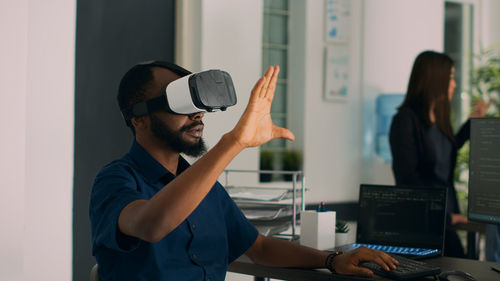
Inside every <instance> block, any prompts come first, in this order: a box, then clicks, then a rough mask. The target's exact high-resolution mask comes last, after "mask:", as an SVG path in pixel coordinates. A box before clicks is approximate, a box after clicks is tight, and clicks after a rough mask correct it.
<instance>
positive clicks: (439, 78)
mask: <svg viewBox="0 0 500 281" xmlns="http://www.w3.org/2000/svg"><path fill="white" fill-rule="evenodd" d="M452 67H453V60H452V59H451V58H450V57H449V56H448V55H446V54H443V53H438V52H434V51H424V52H422V53H420V54H419V55H418V56H417V58H416V59H415V62H414V63H413V68H412V71H411V75H410V81H409V83H408V91H407V92H406V97H405V100H404V101H403V104H402V105H401V107H409V108H411V109H412V110H413V111H414V112H415V113H416V114H417V115H418V116H419V117H420V118H421V119H422V120H423V121H424V122H425V123H426V124H427V125H430V124H431V120H430V117H429V115H430V110H431V109H432V108H434V116H435V121H436V125H437V126H438V127H439V128H440V129H441V131H443V133H444V134H445V135H446V136H448V137H449V138H450V139H451V140H454V139H455V138H454V136H453V132H452V129H451V122H450V107H451V105H450V101H449V99H448V88H449V85H450V75H451V68H452ZM401 107H400V108H401Z"/></svg>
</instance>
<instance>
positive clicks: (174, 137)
mask: <svg viewBox="0 0 500 281" xmlns="http://www.w3.org/2000/svg"><path fill="white" fill-rule="evenodd" d="M149 117H150V119H151V132H152V133H153V135H154V136H155V137H156V138H158V139H159V140H161V141H163V142H164V143H165V144H167V145H168V146H169V147H170V148H172V149H173V150H174V151H176V152H179V153H184V154H186V155H188V156H192V157H198V156H201V155H203V154H204V153H205V152H207V148H206V146H205V142H204V141H203V139H202V138H200V140H199V141H198V142H197V143H189V142H187V141H184V140H183V139H182V132H185V131H188V130H190V129H192V128H194V127H196V126H198V125H203V122H201V121H195V122H193V123H192V124H191V125H186V126H182V127H181V128H180V129H179V131H174V130H172V129H170V128H169V127H168V126H166V125H165V124H164V123H163V122H162V121H161V120H160V119H158V118H157V117H155V116H154V115H153V114H150V115H149Z"/></svg>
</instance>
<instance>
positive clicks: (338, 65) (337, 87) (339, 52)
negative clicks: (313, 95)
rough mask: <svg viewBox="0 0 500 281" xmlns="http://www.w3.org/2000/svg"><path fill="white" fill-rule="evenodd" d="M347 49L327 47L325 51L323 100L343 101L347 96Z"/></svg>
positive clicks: (346, 47) (344, 47) (343, 47)
mask: <svg viewBox="0 0 500 281" xmlns="http://www.w3.org/2000/svg"><path fill="white" fill-rule="evenodd" d="M349 60H350V58H349V48H348V46H327V47H326V51H325V71H324V73H325V78H324V87H325V99H326V100H328V101H345V100H346V99H347V96H348V94H349Z"/></svg>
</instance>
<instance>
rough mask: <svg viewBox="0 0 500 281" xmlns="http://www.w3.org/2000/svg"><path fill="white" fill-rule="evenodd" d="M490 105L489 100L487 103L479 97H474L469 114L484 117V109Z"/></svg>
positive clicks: (474, 116)
mask: <svg viewBox="0 0 500 281" xmlns="http://www.w3.org/2000/svg"><path fill="white" fill-rule="evenodd" d="M490 105H491V100H490V101H489V102H488V103H485V102H484V101H483V100H481V99H475V100H474V107H473V108H472V112H471V114H470V117H473V118H477V117H484V115H486V111H487V110H488V108H489V107H490Z"/></svg>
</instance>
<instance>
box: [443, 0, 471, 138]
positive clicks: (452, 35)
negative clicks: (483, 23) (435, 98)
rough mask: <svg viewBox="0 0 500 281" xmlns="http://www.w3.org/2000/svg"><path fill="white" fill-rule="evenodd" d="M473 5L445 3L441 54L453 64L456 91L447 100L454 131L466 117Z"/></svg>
mask: <svg viewBox="0 0 500 281" xmlns="http://www.w3.org/2000/svg"><path fill="white" fill-rule="evenodd" d="M473 17H474V6H473V4H471V3H467V2H462V1H447V2H446V3H445V24H444V52H445V53H446V54H448V55H449V56H450V57H451V58H452V59H453V60H454V62H455V81H456V83H457V88H456V89H455V94H454V95H453V99H452V101H451V108H452V126H453V128H454V129H455V130H458V129H459V128H460V126H461V124H462V123H463V122H464V121H465V120H466V119H467V118H468V115H467V114H468V107H469V105H470V99H469V98H468V92H469V91H470V89H471V85H470V75H471V69H472V59H473V58H472V54H473V35H474V34H473Z"/></svg>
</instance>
